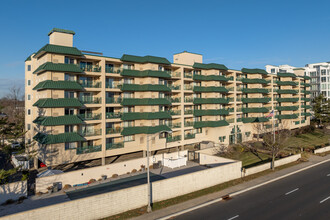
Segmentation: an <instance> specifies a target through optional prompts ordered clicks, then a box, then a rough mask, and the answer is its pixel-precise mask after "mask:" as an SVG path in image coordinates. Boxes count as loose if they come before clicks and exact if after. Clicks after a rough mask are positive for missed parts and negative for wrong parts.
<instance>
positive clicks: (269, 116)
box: [266, 110, 274, 118]
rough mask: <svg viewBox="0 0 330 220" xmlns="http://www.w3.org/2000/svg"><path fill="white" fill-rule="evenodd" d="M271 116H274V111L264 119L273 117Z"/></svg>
mask: <svg viewBox="0 0 330 220" xmlns="http://www.w3.org/2000/svg"><path fill="white" fill-rule="evenodd" d="M273 116H274V110H272V111H271V112H270V113H269V115H267V116H266V118H271V117H273Z"/></svg>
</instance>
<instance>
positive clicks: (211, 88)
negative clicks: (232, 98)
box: [194, 86, 228, 93]
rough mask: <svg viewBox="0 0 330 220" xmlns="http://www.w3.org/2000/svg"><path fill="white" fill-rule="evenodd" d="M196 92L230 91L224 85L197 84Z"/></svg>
mask: <svg viewBox="0 0 330 220" xmlns="http://www.w3.org/2000/svg"><path fill="white" fill-rule="evenodd" d="M194 92H219V93H228V89H226V88H225V87H223V86H207V87H206V86H195V87H194Z"/></svg>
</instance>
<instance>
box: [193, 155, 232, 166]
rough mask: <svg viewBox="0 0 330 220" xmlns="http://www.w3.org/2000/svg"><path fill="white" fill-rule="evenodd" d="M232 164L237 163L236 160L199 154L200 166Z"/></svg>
mask: <svg viewBox="0 0 330 220" xmlns="http://www.w3.org/2000/svg"><path fill="white" fill-rule="evenodd" d="M232 162H235V160H231V159H228V158H224V157H217V156H212V155H209V154H204V153H199V164H201V165H212V164H213V165H217V164H218V165H219V164H224V163H232Z"/></svg>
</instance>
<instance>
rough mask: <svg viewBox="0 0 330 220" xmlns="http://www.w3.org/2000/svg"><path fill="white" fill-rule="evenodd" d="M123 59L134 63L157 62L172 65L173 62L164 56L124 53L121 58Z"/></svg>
mask: <svg viewBox="0 0 330 220" xmlns="http://www.w3.org/2000/svg"><path fill="white" fill-rule="evenodd" d="M120 60H121V61H126V62H133V63H156V64H166V65H170V64H171V62H170V61H168V60H167V59H166V58H164V57H155V56H144V57H142V56H134V55H128V54H124V55H123V56H122V57H121V58H120Z"/></svg>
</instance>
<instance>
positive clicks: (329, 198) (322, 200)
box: [320, 196, 330, 203]
mask: <svg viewBox="0 0 330 220" xmlns="http://www.w3.org/2000/svg"><path fill="white" fill-rule="evenodd" d="M328 199H330V196H329V197H328V198H325V199H323V200H322V201H320V203H323V202H325V201H327V200H328Z"/></svg>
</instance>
